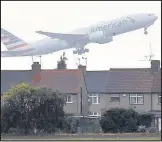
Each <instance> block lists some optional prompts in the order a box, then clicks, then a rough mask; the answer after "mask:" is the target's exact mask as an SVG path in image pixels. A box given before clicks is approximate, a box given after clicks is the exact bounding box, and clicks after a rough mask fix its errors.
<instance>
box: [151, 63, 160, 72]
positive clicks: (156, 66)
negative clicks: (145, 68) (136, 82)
mask: <svg viewBox="0 0 162 142" xmlns="http://www.w3.org/2000/svg"><path fill="white" fill-rule="evenodd" d="M159 69H160V61H159V60H152V61H151V71H152V73H154V72H158V71H159Z"/></svg>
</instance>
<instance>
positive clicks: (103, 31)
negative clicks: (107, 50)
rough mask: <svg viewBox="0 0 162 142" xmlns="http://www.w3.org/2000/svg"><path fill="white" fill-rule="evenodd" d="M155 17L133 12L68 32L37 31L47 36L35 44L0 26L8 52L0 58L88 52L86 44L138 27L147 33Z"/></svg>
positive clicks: (110, 39) (103, 42)
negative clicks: (61, 51) (68, 50)
mask: <svg viewBox="0 0 162 142" xmlns="http://www.w3.org/2000/svg"><path fill="white" fill-rule="evenodd" d="M157 19H158V17H157V16H156V15H154V14H149V13H145V14H134V15H128V16H123V17H121V18H117V19H113V20H110V21H103V22H100V23H97V24H94V25H91V26H87V27H85V28H81V29H77V30H75V31H72V32H68V33H51V32H44V31H36V33H39V34H42V35H46V36H47V37H46V38H44V39H41V40H39V41H36V42H34V43H27V42H25V41H24V40H22V39H20V38H18V37H17V36H15V35H13V34H11V33H10V32H8V31H6V30H5V29H3V28H1V41H2V43H3V44H4V45H5V46H6V48H7V49H8V51H1V57H15V56H41V55H46V54H52V53H53V52H57V51H60V50H65V49H70V48H75V49H76V50H74V51H73V54H78V55H81V54H84V53H86V52H89V49H86V48H84V47H85V45H87V44H89V43H98V44H106V43H109V42H112V41H113V37H114V36H117V35H120V34H124V33H127V32H131V31H135V30H138V29H141V28H144V34H148V32H147V29H148V27H150V26H151V25H153V24H154V22H155V21H156V20H157Z"/></svg>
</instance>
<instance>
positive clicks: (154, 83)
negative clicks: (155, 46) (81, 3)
mask: <svg viewBox="0 0 162 142" xmlns="http://www.w3.org/2000/svg"><path fill="white" fill-rule="evenodd" d="M22 81H23V82H27V83H30V84H32V85H36V86H40V87H47V88H52V89H53V90H58V91H59V92H60V93H63V94H65V97H66V105H65V107H64V109H65V112H66V113H68V114H73V115H76V116H78V115H84V116H88V115H90V116H93V117H94V116H99V117H100V116H101V115H102V114H103V113H104V112H105V111H106V110H108V109H111V108H114V107H118V108H133V109H135V110H136V111H138V112H140V113H147V112H150V113H153V114H154V115H155V119H154V125H155V126H156V127H159V125H160V124H161V68H160V61H158V60H153V61H151V68H112V69H110V70H107V71H86V67H85V66H79V67H78V69H67V70H57V69H55V70H42V69H41V66H40V64H39V63H37V62H35V63H34V64H33V65H32V70H26V71H1V93H4V92H6V91H7V90H8V89H9V88H10V87H11V86H12V85H14V84H17V83H20V82H22ZM81 106H82V107H81Z"/></svg>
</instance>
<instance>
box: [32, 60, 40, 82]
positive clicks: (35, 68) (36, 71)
mask: <svg viewBox="0 0 162 142" xmlns="http://www.w3.org/2000/svg"><path fill="white" fill-rule="evenodd" d="M40 72H41V65H40V64H39V62H34V63H33V64H32V78H33V81H34V82H37V81H39V80H40Z"/></svg>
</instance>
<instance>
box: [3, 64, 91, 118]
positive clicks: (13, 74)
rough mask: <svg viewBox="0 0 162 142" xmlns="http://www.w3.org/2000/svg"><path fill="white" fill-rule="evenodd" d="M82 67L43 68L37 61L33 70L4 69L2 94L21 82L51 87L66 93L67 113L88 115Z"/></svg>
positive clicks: (65, 108)
mask: <svg viewBox="0 0 162 142" xmlns="http://www.w3.org/2000/svg"><path fill="white" fill-rule="evenodd" d="M82 68H84V66H83V67H82V66H80V69H67V70H57V69H56V70H42V69H41V65H40V64H39V63H38V62H35V63H34V64H33V65H32V70H23V71H21V70H20V71H19V70H10V71H8V70H2V71H1V94H3V93H5V92H6V91H8V89H10V88H11V87H12V86H13V85H16V84H18V83H21V82H26V83H29V84H32V85H33V86H39V87H46V88H51V89H53V90H55V91H59V92H60V93H62V94H64V95H65V98H66V105H65V107H64V111H65V112H66V113H67V114H69V115H75V116H79V115H81V116H82V115H84V116H88V108H89V106H88V105H89V103H88V94H87V89H86V85H85V79H84V73H83V70H82ZM81 106H82V107H81Z"/></svg>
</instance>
